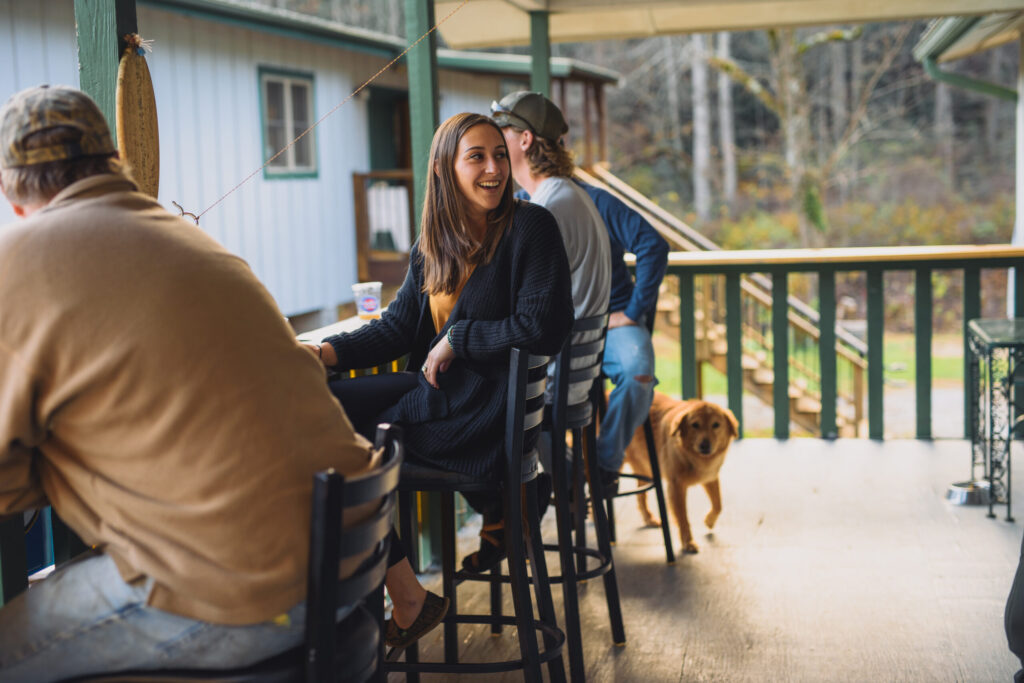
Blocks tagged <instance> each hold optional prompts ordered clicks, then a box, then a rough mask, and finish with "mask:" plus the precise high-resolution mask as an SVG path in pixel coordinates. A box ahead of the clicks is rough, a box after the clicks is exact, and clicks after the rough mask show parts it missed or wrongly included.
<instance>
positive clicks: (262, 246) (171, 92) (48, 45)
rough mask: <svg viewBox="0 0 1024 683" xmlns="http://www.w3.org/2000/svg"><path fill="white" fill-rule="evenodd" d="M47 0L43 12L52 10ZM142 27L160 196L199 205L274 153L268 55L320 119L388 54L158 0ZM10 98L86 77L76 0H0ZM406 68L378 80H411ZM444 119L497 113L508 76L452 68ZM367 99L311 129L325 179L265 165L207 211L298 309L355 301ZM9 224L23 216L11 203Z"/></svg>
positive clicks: (207, 222) (143, 10) (0, 91)
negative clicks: (305, 87)
mask: <svg viewBox="0 0 1024 683" xmlns="http://www.w3.org/2000/svg"><path fill="white" fill-rule="evenodd" d="M44 5H45V11H44ZM138 19H139V29H140V33H141V35H142V36H143V37H144V38H147V39H152V40H153V52H152V53H151V54H150V55H149V56H148V57H147V62H148V64H149V69H150V72H151V74H152V78H153V85H154V90H155V92H156V101H157V111H158V117H159V124H160V157H161V158H160V196H159V200H160V201H161V203H163V204H164V206H166V207H167V208H168V210H171V211H174V210H175V209H174V207H173V206H172V205H171V200H174V201H176V202H178V203H179V204H181V205H182V206H184V207H185V210H186V211H191V212H194V213H200V212H201V211H203V210H205V209H207V208H208V207H210V206H211V205H212V204H213V203H214V202H216V201H217V200H218V199H219V198H220V197H221V196H223V195H224V194H226V193H228V192H229V191H230V190H231V189H232V188H234V187H235V186H236V185H237V184H238V183H240V182H242V181H243V180H244V179H245V178H246V177H247V176H248V175H249V174H250V173H253V172H254V171H257V169H259V168H260V166H261V165H262V163H263V160H262V159H261V158H260V150H261V149H262V137H261V119H260V93H259V84H258V69H259V67H260V66H265V67H271V68H277V69H282V70H287V71H298V72H305V73H310V74H312V75H313V78H314V93H313V97H314V112H315V118H316V119H319V118H320V117H322V116H323V115H324V114H326V113H327V112H328V111H330V110H331V109H333V108H334V107H335V106H336V105H338V104H339V103H340V102H341V101H342V100H344V99H345V98H346V97H347V96H348V95H349V94H350V93H351V92H352V91H353V90H355V88H356V87H358V86H359V85H360V84H362V83H363V81H365V80H366V79H367V78H369V77H371V76H372V75H373V74H375V73H376V72H377V71H378V70H379V69H380V68H381V67H382V66H384V64H385V63H386V61H385V60H384V59H383V58H380V57H376V56H373V55H369V54H365V53H362V52H356V51H349V50H343V49H339V48H335V47H331V46H328V45H323V44H320V43H315V42H305V41H300V40H297V39H293V38H286V37H282V36H277V35H275V34H271V33H266V32H259V31H253V30H250V29H247V28H244V27H240V26H233V25H231V24H228V23H223V22H212V21H206V20H203V19H199V18H196V17H193V16H190V15H186V14H179V13H176V12H171V11H167V10H161V9H156V8H152V7H148V6H140V7H139V8H138ZM0 63H2V64H4V65H5V68H2V69H0V99H6V98H7V97H8V96H9V95H10V94H11V93H14V92H17V91H18V90H21V89H23V88H26V87H29V86H31V85H35V84H38V83H45V82H49V83H62V84H71V85H76V84H77V83H78V71H77V50H76V46H75V30H74V9H73V3H72V2H70V0H66V1H65V0H62V1H61V2H47V3H45V4H44V3H41V2H34V1H33V2H30V1H27V0H0ZM405 74H406V72H405V69H404V68H403V69H395V68H392V69H390V70H389V71H388V72H386V73H384V74H382V75H381V76H380V77H379V78H378V79H377V80H376V81H375V84H376V85H382V86H388V87H392V88H397V89H405V88H406V87H407V83H406V75H405ZM439 78H440V90H441V92H442V96H441V102H440V110H441V117H442V120H443V119H444V118H446V117H447V116H450V115H452V114H454V113H457V112H460V111H477V112H481V113H486V112H487V111H488V106H489V105H490V101H491V100H492V99H494V98H495V97H497V96H498V95H499V92H498V89H499V77H497V76H495V77H490V76H484V75H470V74H460V73H453V72H445V71H442V72H441V74H440V75H439ZM368 133H369V122H368V121H367V113H366V96H365V95H360V96H358V97H355V98H353V99H351V100H349V101H348V102H347V103H346V104H345V105H343V106H342V107H340V108H339V109H338V110H337V111H336V112H335V113H333V114H332V115H331V116H330V117H329V118H327V119H326V120H325V121H324V122H323V123H322V124H321V125H319V126H318V127H317V128H316V130H315V132H314V133H313V134H314V135H315V136H316V138H315V143H316V154H317V163H318V176H317V177H316V178H295V179H275V180H266V179H264V177H263V174H262V172H257V173H256V175H255V176H254V177H253V178H252V179H250V180H249V181H248V182H246V183H245V184H244V185H243V186H242V187H241V188H239V189H237V190H236V191H234V192H233V193H232V194H231V195H230V196H228V197H227V198H226V199H225V200H224V201H223V202H221V203H220V204H218V205H217V206H216V207H214V208H212V209H211V210H210V211H209V213H207V214H205V215H204V216H203V217H202V219H201V228H202V229H203V230H205V231H207V232H208V233H210V234H211V235H212V236H213V237H214V238H216V239H217V240H218V241H220V242H221V243H222V244H224V246H225V247H227V248H228V249H229V250H231V251H233V252H235V253H237V254H240V255H241V256H242V257H243V258H244V259H246V261H248V262H249V264H250V265H251V266H252V268H253V270H254V271H255V273H256V275H257V276H258V277H259V278H260V280H261V281H262V282H263V283H264V284H265V285H266V287H267V289H268V290H269V291H270V293H271V294H272V295H273V296H274V298H275V299H276V300H277V302H278V305H279V306H280V308H281V310H282V311H283V312H284V313H286V314H288V315H296V314H300V313H304V312H307V311H313V310H317V309H321V308H327V309H331V308H333V306H334V305H336V304H337V303H339V302H342V301H349V300H351V298H352V295H351V289H350V285H351V284H352V283H354V282H355V281H356V280H357V274H356V254H355V226H354V212H353V198H352V173H354V172H361V171H366V170H367V169H368V167H369V148H368ZM0 204H2V206H0V224H6V223H8V222H10V221H12V220H14V216H13V213H12V212H11V211H10V208H9V207H8V206H7V204H6V202H0Z"/></svg>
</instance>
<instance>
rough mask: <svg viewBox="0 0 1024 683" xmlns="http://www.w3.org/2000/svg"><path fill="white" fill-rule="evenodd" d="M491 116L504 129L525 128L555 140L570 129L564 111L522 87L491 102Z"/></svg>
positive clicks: (539, 94)
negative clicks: (508, 127)
mask: <svg viewBox="0 0 1024 683" xmlns="http://www.w3.org/2000/svg"><path fill="white" fill-rule="evenodd" d="M491 117H492V118H493V119H494V121H495V123H497V124H498V126H499V127H501V128H504V127H505V126H515V127H516V128H525V129H527V130H529V131H530V132H532V133H533V134H534V135H539V136H540V137H542V138H547V139H548V140H551V141H553V142H555V141H557V140H558V138H560V137H562V136H563V135H565V134H566V133H567V132H569V125H568V124H567V123H566V122H565V117H564V116H562V110H560V109H559V108H558V107H557V106H555V103H554V102H552V101H551V100H549V99H548V98H546V97H544V95H543V94H542V93H539V92H529V91H527V90H520V91H518V92H514V93H509V94H508V95H505V96H504V97H502V98H501V101H498V102H491Z"/></svg>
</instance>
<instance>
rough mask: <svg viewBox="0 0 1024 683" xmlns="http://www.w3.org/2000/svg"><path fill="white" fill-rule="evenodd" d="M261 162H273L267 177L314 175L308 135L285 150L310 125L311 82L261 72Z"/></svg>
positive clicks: (313, 151)
mask: <svg viewBox="0 0 1024 683" xmlns="http://www.w3.org/2000/svg"><path fill="white" fill-rule="evenodd" d="M260 90H261V100H262V106H263V160H264V161H267V160H268V159H271V158H273V160H272V161H271V162H270V164H269V165H268V166H267V167H266V175H267V176H296V175H299V176H314V175H316V172H317V165H316V162H317V159H316V146H315V136H314V135H313V132H312V131H310V133H309V134H307V135H305V136H303V137H302V138H301V139H300V140H297V141H296V142H295V144H294V145H292V146H291V147H288V149H285V150H284V152H282V153H281V154H280V155H278V156H277V157H274V155H275V154H277V153H278V152H281V150H282V149H284V148H285V146H286V145H288V143H290V142H291V141H292V140H294V139H295V138H297V137H298V136H299V135H301V134H302V132H303V131H304V130H306V129H307V128H309V127H310V126H311V125H312V124H313V79H312V77H308V76H301V75H297V74H284V73H275V72H272V71H263V72H261V74H260Z"/></svg>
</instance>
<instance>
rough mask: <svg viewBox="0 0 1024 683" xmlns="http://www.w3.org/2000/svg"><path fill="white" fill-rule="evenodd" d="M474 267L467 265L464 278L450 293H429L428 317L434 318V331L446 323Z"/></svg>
mask: <svg viewBox="0 0 1024 683" xmlns="http://www.w3.org/2000/svg"><path fill="white" fill-rule="evenodd" d="M475 269H476V266H470V267H469V272H468V273H466V279H465V280H463V281H462V282H460V283H459V285H458V287H456V288H455V291H454V292H452V293H451V294H431V295H430V317H431V318H433V319H434V332H440V331H441V330H443V329H444V326H445V325H446V324H447V323H448V318H450V317H451V315H452V311H453V310H455V304H456V303H457V302H458V300H459V295H460V294H462V288H463V287H465V286H466V282H467V281H468V280H469V277H470V276H471V275H472V274H473V271H474V270H475Z"/></svg>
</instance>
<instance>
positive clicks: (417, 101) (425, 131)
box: [405, 0, 439, 233]
mask: <svg viewBox="0 0 1024 683" xmlns="http://www.w3.org/2000/svg"><path fill="white" fill-rule="evenodd" d="M433 25H434V3H433V2H432V0H405V37H406V39H407V40H408V41H409V43H410V44H412V43H415V42H416V41H417V40H419V39H420V36H422V35H423V34H424V33H426V32H427V31H429V30H430V29H431V27H433ZM406 64H407V65H408V67H409V128H410V142H411V146H412V185H413V216H415V217H416V219H417V223H416V231H417V233H418V232H419V216H420V212H421V210H422V208H423V198H424V196H425V195H426V188H427V162H428V160H429V157H430V141H431V140H432V139H433V137H434V130H435V129H436V128H437V124H438V118H439V117H438V111H437V102H438V96H437V95H438V93H437V32H436V31H434V32H431V34H430V35H429V36H427V37H426V38H424V39H423V40H422V41H421V42H420V43H419V44H418V45H417V46H416V47H414V48H412V49H411V50H409V53H408V54H407V55H406Z"/></svg>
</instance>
